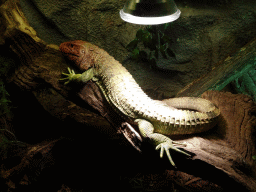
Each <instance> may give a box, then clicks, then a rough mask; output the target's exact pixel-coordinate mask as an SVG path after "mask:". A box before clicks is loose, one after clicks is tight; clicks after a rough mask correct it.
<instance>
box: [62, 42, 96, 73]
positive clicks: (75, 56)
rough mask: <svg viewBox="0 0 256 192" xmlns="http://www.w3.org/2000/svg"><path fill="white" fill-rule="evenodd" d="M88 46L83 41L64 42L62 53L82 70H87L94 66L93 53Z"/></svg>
mask: <svg viewBox="0 0 256 192" xmlns="http://www.w3.org/2000/svg"><path fill="white" fill-rule="evenodd" d="M86 44H88V43H87V42H85V41H82V40H75V41H69V42H64V43H61V44H60V47H59V48H60V51H61V52H62V53H63V54H64V55H65V56H66V57H67V58H68V59H69V60H70V61H72V62H73V63H75V65H76V66H77V67H78V68H80V69H82V70H87V69H89V68H90V67H92V66H93V63H94V62H93V57H92V52H91V50H90V49H89V48H88V46H86Z"/></svg>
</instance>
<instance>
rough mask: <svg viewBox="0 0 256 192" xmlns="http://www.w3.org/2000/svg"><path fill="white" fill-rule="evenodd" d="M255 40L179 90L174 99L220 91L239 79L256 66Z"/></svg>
mask: <svg viewBox="0 0 256 192" xmlns="http://www.w3.org/2000/svg"><path fill="white" fill-rule="evenodd" d="M255 60H256V39H254V40H253V41H251V42H250V43H248V44H247V45H245V46H244V47H243V48H241V49H240V50H239V51H238V52H236V53H235V54H234V55H232V56H229V57H228V58H226V59H225V60H224V61H220V62H219V63H218V64H216V65H215V67H214V68H212V70H211V71H210V72H209V73H207V74H205V75H203V76H201V77H200V78H198V79H196V80H194V81H193V82H192V83H190V84H188V85H187V86H186V87H184V88H183V89H182V90H180V91H179V92H178V93H177V94H176V97H184V96H188V97H199V96H201V94H203V92H205V91H207V90H209V89H211V90H219V91H220V90H222V89H223V88H224V87H225V86H226V85H227V84H229V83H230V82H232V81H234V80H235V79H237V78H239V77H241V76H242V75H243V74H245V73H246V72H248V71H249V70H250V69H253V68H255V65H256V62H255Z"/></svg>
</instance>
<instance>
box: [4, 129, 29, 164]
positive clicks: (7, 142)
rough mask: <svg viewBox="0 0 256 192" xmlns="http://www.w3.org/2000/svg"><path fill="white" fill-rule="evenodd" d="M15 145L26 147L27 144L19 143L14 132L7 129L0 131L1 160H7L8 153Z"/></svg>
mask: <svg viewBox="0 0 256 192" xmlns="http://www.w3.org/2000/svg"><path fill="white" fill-rule="evenodd" d="M14 145H19V146H26V144H25V143H23V142H21V141H17V139H16V137H15V135H14V134H13V133H12V132H10V131H8V130H7V129H0V159H2V160H3V159H6V158H7V157H8V151H9V150H11V148H12V146H14Z"/></svg>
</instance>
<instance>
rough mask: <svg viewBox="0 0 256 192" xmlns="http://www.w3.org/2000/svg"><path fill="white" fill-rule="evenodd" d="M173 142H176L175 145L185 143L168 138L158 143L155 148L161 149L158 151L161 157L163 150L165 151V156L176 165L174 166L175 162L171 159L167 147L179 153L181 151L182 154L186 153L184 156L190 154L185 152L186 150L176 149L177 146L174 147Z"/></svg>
mask: <svg viewBox="0 0 256 192" xmlns="http://www.w3.org/2000/svg"><path fill="white" fill-rule="evenodd" d="M173 144H176V145H186V144H184V143H178V142H175V141H172V140H171V139H170V140H168V141H165V142H163V143H160V144H159V145H157V146H156V150H159V149H161V151H160V157H161V158H163V155H164V151H165V152H166V155H167V157H168V159H169V161H170V163H171V164H172V165H173V166H174V167H176V166H175V163H174V162H173V160H172V157H171V154H170V151H169V149H171V150H174V151H177V152H179V153H182V154H184V155H186V156H191V155H189V154H188V153H186V152H184V151H182V150H180V149H178V148H177V147H175V145H173Z"/></svg>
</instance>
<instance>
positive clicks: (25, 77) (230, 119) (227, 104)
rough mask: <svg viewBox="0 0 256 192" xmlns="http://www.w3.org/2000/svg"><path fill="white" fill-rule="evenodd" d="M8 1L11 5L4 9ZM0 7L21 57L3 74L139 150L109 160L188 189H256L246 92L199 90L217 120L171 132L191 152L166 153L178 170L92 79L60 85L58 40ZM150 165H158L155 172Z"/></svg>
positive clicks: (8, 38)
mask: <svg viewBox="0 0 256 192" xmlns="http://www.w3.org/2000/svg"><path fill="white" fill-rule="evenodd" d="M9 7H12V9H8V8H9ZM0 12H1V15H2V21H3V22H2V23H5V28H4V29H5V31H1V34H2V35H3V37H4V38H3V39H4V41H5V45H6V46H10V47H11V49H12V50H13V51H14V52H15V53H16V54H17V55H18V57H19V58H20V62H21V63H20V66H19V67H18V68H17V69H16V70H15V72H14V73H12V75H11V76H9V77H8V79H7V80H8V81H9V82H12V83H15V84H16V85H18V86H19V87H21V88H22V89H25V90H30V91H31V92H33V93H34V95H36V97H37V98H38V100H39V101H40V102H41V104H42V105H43V106H44V108H45V109H46V110H48V111H49V112H50V113H51V114H52V115H53V116H56V117H57V118H60V119H62V120H63V119H65V115H64V114H66V113H67V111H68V110H70V108H72V109H73V110H72V111H69V113H70V114H72V115H70V116H71V117H73V118H74V120H75V121H77V122H80V123H83V124H87V125H88V124H94V125H96V127H97V126H99V127H101V128H102V126H105V129H104V130H102V131H106V132H108V134H109V135H112V134H113V135H115V134H116V133H115V132H113V131H110V130H111V127H110V126H109V125H108V124H107V123H106V121H104V118H105V119H107V120H108V122H109V123H110V124H111V125H112V126H113V127H115V128H116V130H119V131H120V132H122V133H123V134H124V136H125V137H126V138H127V139H128V140H129V142H130V143H131V144H132V145H133V146H134V147H135V148H136V149H137V150H139V151H142V154H143V153H144V155H143V156H136V158H134V157H135V156H134V153H130V152H127V154H126V158H127V159H128V160H127V161H124V159H122V157H120V155H119V154H117V153H116V152H113V154H112V153H111V154H112V155H113V156H111V157H112V158H113V161H115V162H122V163H121V166H124V165H125V167H133V168H134V167H135V173H134V174H136V171H138V172H140V170H141V167H143V166H144V167H145V169H147V173H145V172H143V173H142V174H141V175H142V176H141V177H143V178H145V177H147V176H149V175H153V173H154V174H155V175H157V179H155V178H151V179H150V180H148V179H147V180H145V182H147V181H152V182H157V183H161V182H163V183H164V182H166V181H169V180H171V181H173V180H174V181H175V182H177V183H178V184H179V185H180V186H182V187H183V188H185V189H188V190H191V191H219V190H224V191H226V190H243V191H254V190H255V189H256V181H255V163H254V161H253V160H252V156H253V155H255V153H256V151H255V141H254V139H253V137H252V132H253V127H255V125H256V118H255V111H256V110H255V104H254V103H253V102H251V99H250V98H249V97H247V96H244V95H233V94H231V93H220V92H217V91H215V92H213V91H209V92H206V93H204V94H203V97H204V98H206V99H209V100H211V101H212V102H213V103H214V104H215V105H217V106H218V107H219V108H220V110H221V114H222V115H221V118H220V121H219V124H218V126H217V127H215V128H214V129H213V130H211V131H209V132H207V133H204V134H200V135H192V136H185V137H183V138H176V139H177V140H180V141H183V142H186V143H187V146H186V147H184V150H186V151H187V152H188V153H190V154H192V157H191V158H188V159H186V158H185V157H184V156H181V155H179V154H175V153H174V154H173V155H172V156H173V159H174V161H175V163H176V165H177V167H178V170H174V169H173V168H172V167H171V166H170V164H169V162H168V160H167V158H165V159H163V160H159V152H155V151H154V149H153V148H150V146H147V145H145V146H144V145H143V142H142V141H141V138H140V136H139V133H138V132H137V131H136V130H137V127H136V126H133V127H130V126H129V124H127V122H125V121H124V120H123V119H122V118H121V117H120V116H119V115H118V114H116V113H115V112H114V111H113V110H112V109H111V107H109V105H108V103H107V101H106V100H105V99H104V97H103V95H102V94H101V92H100V90H99V88H98V87H97V86H96V85H95V84H94V83H93V82H89V83H88V84H86V85H81V86H80V85H78V86H77V85H74V84H72V85H70V86H66V85H64V83H63V82H61V81H59V79H60V78H61V77H62V75H61V73H62V72H65V71H66V70H67V67H68V66H69V63H67V62H66V61H65V60H64V58H63V57H62V55H61V53H60V51H59V50H58V46H56V45H47V44H46V43H44V42H43V41H42V40H40V39H39V38H38V37H37V36H36V32H35V31H34V30H33V29H32V28H31V27H30V26H29V24H28V23H27V21H26V19H25V17H24V16H23V14H22V11H21V10H20V8H19V4H18V1H17V0H16V1H6V2H5V4H3V5H2V6H1V9H0ZM28 29H29V30H28ZM70 67H72V66H70ZM42 87H43V88H44V89H45V88H49V89H51V90H54V91H55V93H54V94H53V96H52V99H45V98H46V97H42V96H41V94H40V92H41V90H42ZM201 88H202V87H201ZM200 94H201V93H200ZM63 98H66V99H68V100H70V101H72V102H73V103H72V102H70V103H69V104H68V105H67V104H65V102H67V101H66V100H65V99H63ZM62 99H63V100H62ZM46 100H47V101H46ZM54 100H58V102H62V101H63V103H62V104H61V105H60V106H61V107H63V108H64V109H63V111H62V112H60V110H59V111H58V112H57V111H56V112H54V109H53V107H51V106H52V105H53V102H54ZM64 100H65V102H64ZM74 103H75V104H74ZM60 113H61V114H60ZM94 113H97V114H99V115H100V116H97V115H94ZM85 116H86V117H85ZM103 117H104V118H103ZM234 120H236V121H234ZM92 137H96V136H95V135H94V136H92ZM123 138H124V137H123ZM98 142H99V141H98ZM116 145H118V144H116ZM109 150H111V149H109ZM147 151H149V153H148V152H147ZM145 157H146V161H147V162H149V164H145V159H143V158H145ZM91 158H93V157H91ZM123 161H124V162H125V163H123ZM118 166H120V165H117V169H118V168H119V167H118ZM155 169H157V171H158V173H157V174H156V173H155ZM159 172H160V173H159ZM134 174H133V175H134ZM98 182H101V181H98ZM167 183H168V182H167ZM168 187H169V188H170V187H171V186H168ZM169 188H168V189H169Z"/></svg>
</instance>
